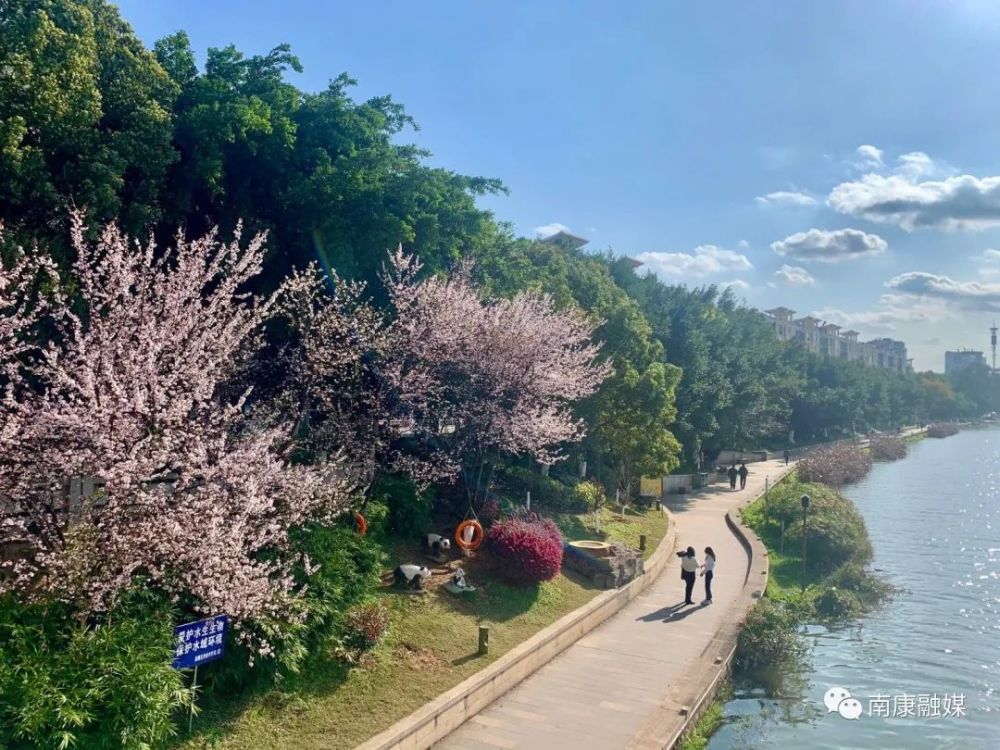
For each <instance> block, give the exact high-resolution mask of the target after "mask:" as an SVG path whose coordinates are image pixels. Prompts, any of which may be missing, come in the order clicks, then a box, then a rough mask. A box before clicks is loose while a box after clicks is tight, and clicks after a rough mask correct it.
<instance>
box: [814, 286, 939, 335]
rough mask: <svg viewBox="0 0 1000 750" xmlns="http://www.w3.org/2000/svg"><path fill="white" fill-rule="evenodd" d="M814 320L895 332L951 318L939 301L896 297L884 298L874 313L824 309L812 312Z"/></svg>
mask: <svg viewBox="0 0 1000 750" xmlns="http://www.w3.org/2000/svg"><path fill="white" fill-rule="evenodd" d="M813 315H815V316H816V317H817V318H822V319H823V320H828V321H830V322H831V323H836V324H837V325H839V326H844V327H845V328H860V329H871V330H877V331H882V332H885V331H894V330H896V329H897V328H898V327H899V325H901V324H906V323H936V322H938V321H941V320H945V319H947V318H952V317H954V314H953V312H952V311H951V310H950V309H949V308H948V306H947V305H946V304H944V303H941V302H940V301H918V300H914V299H913V298H912V297H907V296H905V295H899V294H883V295H882V297H881V298H880V300H879V307H878V308H877V309H873V310H859V311H855V312H846V311H844V310H841V309H839V308H836V307H824V308H822V309H820V310H816V311H814V312H813Z"/></svg>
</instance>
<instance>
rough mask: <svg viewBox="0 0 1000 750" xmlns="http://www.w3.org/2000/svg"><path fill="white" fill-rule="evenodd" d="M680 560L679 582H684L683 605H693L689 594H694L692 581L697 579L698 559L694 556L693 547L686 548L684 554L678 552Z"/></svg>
mask: <svg viewBox="0 0 1000 750" xmlns="http://www.w3.org/2000/svg"><path fill="white" fill-rule="evenodd" d="M677 556H678V557H679V558H681V580H682V581H684V603H685V604H694V600H692V599H691V594H692V593H693V592H694V580H695V578H697V577H698V568H700V567H701V566H700V565H698V558H697V557H695V556H694V547H688V548H687V549H686V550H685V551H684V552H678V553H677Z"/></svg>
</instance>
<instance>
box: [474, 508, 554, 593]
mask: <svg viewBox="0 0 1000 750" xmlns="http://www.w3.org/2000/svg"><path fill="white" fill-rule="evenodd" d="M486 543H487V544H488V545H489V549H490V552H491V553H492V554H493V555H494V556H495V557H496V558H497V561H498V564H499V567H500V572H501V574H502V575H503V576H504V577H506V578H507V579H508V580H510V581H511V582H512V583H517V584H520V585H529V584H534V583H540V582H541V581H549V580H551V579H553V578H555V577H556V576H557V575H558V574H559V570H560V569H561V568H562V557H563V538H562V534H561V533H560V532H559V528H558V527H557V526H556V525H555V523H554V522H553V521H551V520H549V519H547V518H545V519H543V518H539V517H538V516H537V515H535V514H530V513H529V514H523V515H520V516H514V517H511V518H505V519H501V520H499V521H497V522H496V523H494V524H493V525H492V526H491V527H490V530H489V532H487V534H486Z"/></svg>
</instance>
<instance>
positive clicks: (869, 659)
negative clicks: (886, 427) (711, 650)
mask: <svg viewBox="0 0 1000 750" xmlns="http://www.w3.org/2000/svg"><path fill="white" fill-rule="evenodd" d="M845 494H846V495H847V496H848V497H850V498H851V499H852V500H854V502H855V504H856V505H857V506H858V509H859V510H860V512H861V514H862V515H863V516H864V518H865V521H866V523H867V525H868V531H869V534H870V536H871V539H872V544H873V546H874V549H875V560H874V567H875V568H876V569H878V570H879V571H881V572H882V573H883V574H884V575H885V576H886V577H887V578H888V579H889V580H890V581H891V582H893V583H894V584H896V585H897V586H900V587H902V588H903V589H904V591H903V592H902V593H900V594H899V595H897V596H896V597H895V598H894V599H893V601H892V602H891V603H890V604H888V605H887V606H886V607H885V608H883V609H882V610H880V611H878V612H876V613H874V614H872V615H870V616H868V617H866V618H864V619H863V620H861V621H858V622H856V623H852V624H850V625H848V626H846V627H841V628H837V629H834V630H827V629H825V628H823V627H821V626H809V627H807V628H806V629H805V632H806V633H807V641H808V643H809V647H810V648H809V660H808V661H809V663H808V665H807V671H806V672H805V673H804V674H799V675H788V676H787V678H786V680H785V687H784V689H783V690H782V693H783V694H784V695H785V696H786V697H783V698H780V699H775V698H773V697H770V696H769V695H767V691H766V690H765V689H764V688H762V687H760V686H756V685H736V686H735V689H734V696H733V699H732V700H731V701H730V702H729V703H728V704H727V705H726V707H725V716H726V723H725V724H724V725H723V726H722V728H720V730H719V731H718V732H717V733H716V734H715V735H714V736H713V737H712V739H711V741H710V743H709V748H710V749H711V750H722V749H723V748H838V749H839V748H860V749H863V750H869V749H871V750H876V749H877V750H889V749H890V748H900V749H905V750H923V749H924V748H926V749H927V750H931V749H933V750H940V749H942V748H962V749H963V750H965V749H970V750H980V749H982V750H994V749H995V748H1000V429H997V428H989V429H975V430H967V431H964V432H961V433H959V434H958V435H955V436H953V437H950V438H945V439H944V440H934V439H926V440H922V441H920V442H918V443H916V444H913V445H911V446H910V451H909V455H908V456H907V457H906V458H905V459H903V460H902V461H897V462H895V463H889V464H876V465H875V467H874V468H873V470H872V472H871V474H870V475H869V476H868V477H867V478H866V479H865V480H864V481H863V482H861V483H859V484H857V485H854V486H852V487H849V488H847V490H846V492H845ZM835 687H840V688H844V689H846V690H847V691H849V693H850V694H851V696H852V697H853V698H856V699H857V700H858V701H859V702H860V704H861V707H862V710H863V713H862V715H861V716H860V717H859V718H858V719H856V720H849V719H845V718H843V717H842V716H841V714H840V713H839V712H837V711H833V712H828V711H827V708H825V707H824V700H823V699H824V695H825V694H826V692H827V691H828V690H830V689H831V688H835ZM956 696H959V697H958V698H956ZM935 697H936V700H935ZM873 699H874V700H873ZM834 704H836V699H834ZM963 705H964V711H963V710H961V707H962V706H963ZM946 709H947V713H948V715H947V716H945V715H944V714H945V710H946ZM911 710H912V715H911ZM845 713H848V714H850V713H851V712H850V711H845ZM884 714H888V716H885V715H884ZM963 714H964V715H963Z"/></svg>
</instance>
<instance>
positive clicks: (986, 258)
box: [969, 249, 1000, 277]
mask: <svg viewBox="0 0 1000 750" xmlns="http://www.w3.org/2000/svg"><path fill="white" fill-rule="evenodd" d="M969 260H971V261H974V262H975V263H976V264H977V267H978V268H979V275H980V276H989V277H993V276H1000V250H993V249H986V250H983V252H982V253H980V254H979V255H973V256H972V257H970V258H969Z"/></svg>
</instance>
